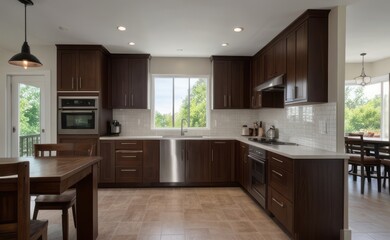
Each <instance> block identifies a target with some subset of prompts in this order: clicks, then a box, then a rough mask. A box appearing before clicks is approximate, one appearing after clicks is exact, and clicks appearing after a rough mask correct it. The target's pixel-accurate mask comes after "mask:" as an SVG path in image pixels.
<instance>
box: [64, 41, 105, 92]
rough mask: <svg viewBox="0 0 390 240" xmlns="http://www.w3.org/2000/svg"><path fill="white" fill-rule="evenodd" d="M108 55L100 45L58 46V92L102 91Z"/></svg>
mask: <svg viewBox="0 0 390 240" xmlns="http://www.w3.org/2000/svg"><path fill="white" fill-rule="evenodd" d="M107 53H108V52H107V50H106V49H104V48H103V47H102V46H98V45H57V90H58V91H100V90H101V86H102V85H103V83H102V81H103V80H105V79H106V76H105V74H104V73H105V72H106V68H107V66H106V65H105V63H106V61H105V57H106V54H107Z"/></svg>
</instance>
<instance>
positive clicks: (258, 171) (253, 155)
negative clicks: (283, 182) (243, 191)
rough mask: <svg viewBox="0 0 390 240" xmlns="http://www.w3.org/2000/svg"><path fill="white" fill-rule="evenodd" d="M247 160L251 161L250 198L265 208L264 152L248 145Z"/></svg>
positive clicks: (265, 170)
mask: <svg viewBox="0 0 390 240" xmlns="http://www.w3.org/2000/svg"><path fill="white" fill-rule="evenodd" d="M248 158H249V160H250V161H251V163H252V164H251V166H252V168H251V189H250V190H251V193H252V196H253V197H254V198H255V199H256V200H257V201H258V202H259V203H260V205H261V206H262V207H263V208H265V207H266V199H267V196H266V194H267V180H266V179H267V178H266V172H267V169H266V166H267V165H266V151H265V150H264V149H261V148H258V147H254V146H251V145H249V155H248Z"/></svg>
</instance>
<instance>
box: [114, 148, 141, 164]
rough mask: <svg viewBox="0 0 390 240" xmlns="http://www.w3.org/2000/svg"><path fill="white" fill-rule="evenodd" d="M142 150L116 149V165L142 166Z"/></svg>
mask: <svg viewBox="0 0 390 240" xmlns="http://www.w3.org/2000/svg"><path fill="white" fill-rule="evenodd" d="M142 155H143V153H142V151H137V150H135V151H130V150H117V151H116V153H115V165H116V166H142Z"/></svg>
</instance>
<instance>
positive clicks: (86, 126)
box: [58, 96, 99, 134]
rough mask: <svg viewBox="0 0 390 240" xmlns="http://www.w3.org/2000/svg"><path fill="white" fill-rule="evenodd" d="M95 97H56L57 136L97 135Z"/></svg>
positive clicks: (96, 101)
mask: <svg viewBox="0 0 390 240" xmlns="http://www.w3.org/2000/svg"><path fill="white" fill-rule="evenodd" d="M98 100H99V98H98V97H97V96H60V97H58V134H99V108H98V106H99V101H98Z"/></svg>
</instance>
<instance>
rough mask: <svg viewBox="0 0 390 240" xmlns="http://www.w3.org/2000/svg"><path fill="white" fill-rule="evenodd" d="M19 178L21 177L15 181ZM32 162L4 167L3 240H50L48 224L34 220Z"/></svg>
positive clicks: (0, 191)
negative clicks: (31, 189) (31, 197)
mask: <svg viewBox="0 0 390 240" xmlns="http://www.w3.org/2000/svg"><path fill="white" fill-rule="evenodd" d="M15 175H17V177H15ZM29 176H30V173H29V162H17V163H0V177H2V179H1V181H0V204H1V205H0V209H1V210H0V212H1V214H0V239H2V240H7V239H17V240H26V239H31V240H36V239H41V240H47V225H48V221H47V220H40V221H38V220H30V177H29Z"/></svg>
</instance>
